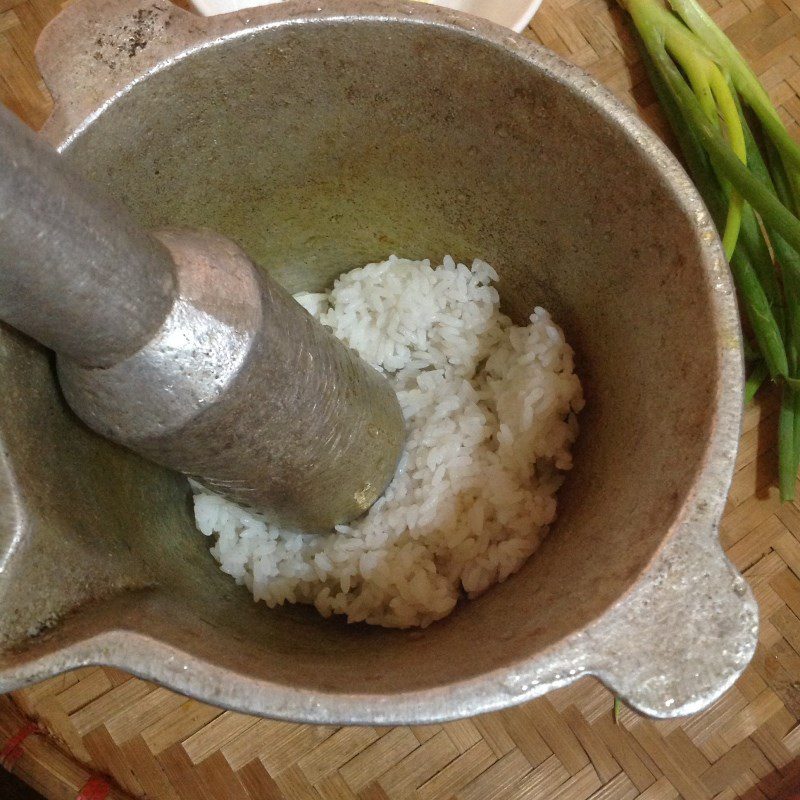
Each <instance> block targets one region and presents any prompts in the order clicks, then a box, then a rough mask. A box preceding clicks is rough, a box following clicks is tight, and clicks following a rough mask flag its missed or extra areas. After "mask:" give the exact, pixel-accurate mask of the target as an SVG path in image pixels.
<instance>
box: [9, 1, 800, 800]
mask: <svg viewBox="0 0 800 800" xmlns="http://www.w3.org/2000/svg"><path fill="white" fill-rule="evenodd" d="M60 5H61V4H60V3H59V2H57V0H0V102H3V103H5V104H6V105H8V106H10V107H11V108H12V109H13V110H14V111H16V112H17V113H18V114H19V115H20V116H22V117H23V118H24V119H26V120H27V121H28V122H29V123H30V124H32V125H34V126H36V125H39V124H41V122H42V121H43V120H44V118H45V117H46V115H47V113H48V111H49V100H48V99H47V96H46V93H45V92H44V89H43V86H42V83H41V80H40V78H39V75H38V72H37V71H36V68H35V66H34V64H33V60H32V48H33V45H34V42H35V40H36V38H37V36H38V33H39V31H40V30H41V28H42V26H43V24H44V23H45V22H46V21H47V20H48V19H49V18H50V17H51V16H53V15H54V14H55V13H56V11H57V10H58V8H59V6H60ZM708 5H709V7H710V8H711V10H712V11H713V13H714V16H715V17H716V19H717V20H718V21H719V22H721V23H722V25H723V26H724V27H725V28H727V30H728V31H729V33H730V35H731V36H732V38H733V39H734V41H735V42H736V44H737V45H738V46H739V47H740V48H741V49H742V50H743V52H744V53H745V55H746V56H747V57H748V59H749V60H750V62H751V63H752V64H753V65H754V66H755V69H756V71H757V72H758V73H759V75H760V76H761V78H762V81H763V82H764V83H765V85H766V87H767V89H768V90H769V91H770V93H771V94H772V96H773V98H774V99H775V101H776V103H777V104H778V105H779V106H780V109H781V113H782V115H783V116H784V119H785V120H786V121H787V123H788V124H789V126H790V129H791V130H792V132H793V133H794V134H795V135H800V131H798V129H797V128H798V121H800V98H799V97H798V93H799V92H800V41H799V40H798V32H800V16H798V14H800V0H785V2H784V0H727V2H724V3H723V4H722V5H720V4H718V3H717V2H716V0H710V2H709V3H708ZM528 35H529V36H531V37H532V38H534V39H538V40H539V41H541V42H543V43H544V44H546V45H547V46H549V47H551V48H552V49H554V50H556V51H558V52H560V53H562V54H564V55H566V56H567V57H568V58H570V59H571V60H572V61H574V62H577V63H578V64H580V65H581V66H583V67H585V68H587V69H588V70H589V71H590V72H592V73H593V74H594V75H595V76H596V77H598V78H599V79H600V80H601V81H602V82H604V83H605V84H606V85H608V86H610V87H611V88H612V89H613V90H614V91H615V92H616V93H617V94H618V95H620V96H621V97H623V98H624V99H625V100H626V101H627V102H629V103H631V104H633V105H634V106H635V107H636V108H637V109H638V111H639V113H640V114H641V115H642V116H643V117H644V118H645V119H646V120H647V121H648V122H649V123H650V124H651V125H652V126H653V127H654V128H655V129H656V130H657V131H659V132H661V133H664V132H665V126H664V123H663V120H662V118H661V116H660V114H659V112H658V109H657V107H656V106H655V101H654V97H653V94H652V92H651V90H650V88H649V86H648V85H647V82H646V80H645V77H644V73H643V70H642V68H641V65H640V64H639V63H638V60H637V58H636V53H635V48H634V47H633V44H632V41H631V39H630V36H629V35H628V33H627V30H626V28H625V25H624V23H623V21H622V19H621V15H620V14H618V13H616V10H613V11H611V10H610V9H609V6H608V5H607V3H606V0H545V3H544V5H543V7H542V9H541V11H540V12H539V14H538V16H537V17H536V20H535V23H534V25H533V27H532V29H531V30H530V31H529V32H528ZM776 410H777V407H776V402H775V397H774V396H767V397H766V398H762V399H761V401H760V402H759V403H758V404H756V405H755V406H754V407H752V408H750V409H748V411H747V414H746V420H745V426H744V431H743V435H742V442H741V448H740V452H739V460H738V469H737V473H736V477H735V479H734V482H733V488H732V490H731V494H730V499H729V503H728V511H727V514H726V517H725V520H724V524H723V527H722V537H723V540H724V543H725V546H726V548H727V550H728V553H729V555H730V557H731V558H732V560H733V561H734V562H735V563H736V565H737V567H739V569H741V570H743V571H744V573H745V575H746V576H747V578H748V580H749V581H750V583H751V585H752V586H753V588H754V590H755V593H756V596H757V597H758V601H759V604H760V607H761V614H762V628H761V642H760V646H759V648H758V652H757V654H756V657H755V659H754V662H753V664H752V666H751V667H750V668H749V669H748V670H747V672H746V673H745V675H744V676H743V677H742V679H741V680H740V681H739V682H738V683H737V684H736V686H734V688H733V689H731V690H730V691H729V692H728V693H727V694H726V695H725V696H724V697H723V698H722V699H720V700H719V701H718V702H717V703H716V704H715V705H714V706H712V707H711V708H710V709H708V710H706V711H704V712H702V713H700V714H697V715H696V716H694V717H690V718H687V719H683V720H676V721H668V722H652V721H648V720H646V719H643V718H641V717H638V716H637V715H635V714H634V713H632V712H631V711H629V710H627V709H623V711H622V713H621V715H620V719H619V722H618V724H615V722H614V719H613V717H612V705H613V703H612V697H611V696H610V694H609V693H608V692H607V691H606V690H605V689H604V688H603V687H602V686H601V685H600V684H599V683H597V682H596V681H594V680H590V679H585V680H581V681H579V682H578V683H576V684H574V685H572V686H570V687H567V688H565V689H562V690H560V691H557V692H553V693H552V694H550V695H548V696H547V697H544V698H541V699H539V700H535V701H533V702H531V703H528V704H527V705H525V706H522V707H519V708H515V709H511V710H508V711H503V712H500V713H495V714H489V715H487V716H483V717H477V718H474V719H471V720H466V721H461V722H456V723H451V724H447V725H441V726H440V725H434V726H429V727H411V728H408V727H406V728H394V729H376V728H364V727H360V728H341V729H336V728H328V727H314V726H304V725H292V724H287V723H278V722H270V721H265V720H258V719H255V718H250V717H247V716H243V715H241V714H234V713H231V712H223V711H221V710H219V709H216V708H211V707H209V706H205V705H203V704H201V703H198V702H196V701H194V700H187V699H186V698H183V697H180V696H178V695H175V694H173V693H171V692H169V691H167V690H165V689H162V688H158V687H156V686H154V685H151V684H148V683H146V682H144V681H141V680H139V679H137V678H132V677H130V676H128V675H126V674H125V673H123V672H120V671H118V670H114V669H106V668H88V669H82V670H78V671H76V672H72V673H69V674H66V675H61V676H59V677H56V678H53V679H52V680H49V681H46V682H45V683H42V684H39V685H37V686H33V687H31V688H29V689H25V690H23V691H19V692H16V693H14V694H13V695H12V696H7V697H2V698H0V758H5V761H6V764H7V766H10V767H12V768H13V770H14V771H15V772H16V773H17V774H18V775H20V776H21V777H22V778H23V779H24V780H26V781H27V782H29V783H30V784H31V785H32V786H34V787H35V788H37V789H38V790H39V791H40V792H42V793H43V794H44V795H45V796H46V797H48V798H57V799H58V800H70V799H72V798H76V797H78V796H80V797H82V798H84V799H85V800H90V798H92V799H93V800H101V798H103V797H112V798H150V800H301V799H302V800H306V799H307V800H355V799H356V798H358V800H450V798H457V800H523V798H524V799H525V800H538V799H539V798H541V799H542V800H544V799H545V798H551V799H553V800H585V799H586V798H592V799H593V800H633V798H637V797H638V798H642V800H672V798H678V797H683V798H687V800H711V798H714V799H715V800H734V798H737V797H739V798H745V799H746V800H760V799H761V798H775V799H776V800H784V799H785V798H789V797H791V796H792V795H793V794H794V793H795V792H798V793H800V724H798V720H800V504H795V505H785V506H781V505H780V503H779V502H778V498H777V493H776V490H775V488H774V484H775V474H774V465H775V463H776V458H775V452H774V449H775V421H776ZM665 635H668V632H666V631H665ZM31 723H35V725H32V724H31ZM9 742H10V743H11V744H12V745H13V744H14V743H16V744H17V745H18V746H17V747H16V748H14V747H9ZM798 796H800V795H798Z"/></svg>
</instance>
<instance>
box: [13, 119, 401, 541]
mask: <svg viewBox="0 0 800 800" xmlns="http://www.w3.org/2000/svg"><path fill="white" fill-rule="evenodd" d="M0 319H2V320H3V321H5V322H6V323H8V324H9V325H11V326H13V327H15V328H17V329H19V330H20V331H22V332H23V333H25V334H27V335H29V336H31V337H32V338H34V339H36V340H38V341H39V342H41V343H42V344H43V345H45V346H46V347H49V348H51V349H52V350H54V351H55V352H56V363H57V371H58V377H59V381H60V384H61V387H62V390H63V392H64V396H65V398H66V400H67V402H68V403H69V405H70V406H71V408H72V409H73V411H74V412H75V413H76V414H77V415H78V417H80V419H82V420H83V421H84V422H85V423H86V424H87V425H88V426H89V427H90V428H91V429H93V430H94V431H96V432H97V433H99V434H101V435H103V436H105V437H107V438H109V439H111V440H112V441H114V442H117V443H118V444H121V445H123V446H125V447H128V448H130V449H131V450H133V451H135V452H137V453H139V454H140V455H142V456H144V457H146V458H149V459H151V460H152V461H155V462H157V463H159V464H162V465H165V466H167V467H170V468H172V469H175V470H179V471H180V472H183V473H184V474H186V475H188V476H190V477H191V478H193V479H195V480H197V481H198V482H199V483H201V484H202V485H204V486H206V487H207V488H209V489H210V490H212V491H215V492H218V493H219V494H222V495H224V496H225V497H227V498H229V499H231V500H234V501H235V502H237V503H241V504H243V505H246V506H249V507H251V508H253V509H255V510H258V511H261V512H263V513H264V514H265V515H266V516H267V517H268V518H269V519H270V520H271V521H274V522H276V523H278V524H281V525H284V526H290V527H295V528H300V529H302V530H306V531H326V530H330V529H331V528H332V527H333V526H334V525H336V524H339V523H345V522H349V521H350V520H352V519H354V518H356V517H358V516H360V515H361V514H363V513H364V512H365V511H366V510H367V509H368V508H369V507H370V506H371V505H372V504H373V503H374V502H375V500H377V499H378V497H379V496H380V495H381V494H382V493H383V491H384V489H385V488H386V486H387V485H388V483H389V481H390V480H391V479H392V476H393V474H394V471H395V468H396V466H397V463H398V461H399V458H400V454H401V451H402V447H403V443H404V436H405V432H404V423H403V418H402V414H401V411H400V407H399V404H398V402H397V398H396V396H395V394H394V392H393V390H392V388H391V387H390V386H389V384H388V382H387V381H386V379H385V378H384V377H383V376H382V375H380V374H379V373H378V372H377V371H376V370H375V369H373V368H372V367H370V366H369V365H367V364H366V363H364V362H363V361H361V359H360V358H359V357H358V356H357V355H356V354H355V353H354V352H353V351H352V350H350V349H349V348H347V347H346V346H345V345H344V344H342V343H341V342H340V341H339V340H338V339H336V337H335V336H333V334H331V333H330V332H329V331H327V330H326V329H325V328H324V327H323V326H322V325H321V324H320V323H318V322H317V321H316V320H315V319H313V318H312V317H311V315H310V314H308V313H307V312H306V311H305V310H304V309H303V308H302V307H301V306H300V305H299V304H298V303H297V302H295V300H294V299H293V298H292V296H291V295H290V294H289V293H288V292H286V291H285V290H284V289H283V288H282V287H281V286H279V285H278V284H277V283H276V282H275V281H274V280H272V279H271V278H270V277H269V276H268V275H266V274H264V273H263V272H262V271H260V270H258V269H257V268H256V267H255V266H254V265H253V264H252V262H251V261H250V260H249V258H248V257H247V256H246V255H245V254H244V252H243V251H242V250H241V249H240V248H239V247H238V246H237V245H236V244H235V243H234V242H232V241H230V240H229V239H226V238H224V237H222V236H220V235H218V234H215V233H212V232H209V231H205V230H178V229H176V230H162V231H157V232H154V233H150V232H147V231H144V230H142V229H141V228H140V227H139V226H138V225H137V224H136V222H135V221H134V220H133V218H132V217H131V215H130V214H129V213H128V212H127V210H126V209H124V208H123V207H122V206H120V204H119V203H117V202H115V201H113V200H111V199H109V198H107V197H105V196H104V195H103V193H102V191H101V190H100V189H99V188H98V187H96V186H94V185H92V184H91V183H89V182H88V181H86V180H85V179H84V178H82V177H81V176H78V175H76V174H74V173H73V172H72V171H71V170H70V169H69V168H68V166H67V164H66V163H65V161H64V160H63V159H62V158H61V157H60V156H59V155H58V153H56V151H55V150H53V149H52V148H50V147H49V146H48V145H46V144H45V143H44V142H43V141H41V140H40V139H39V138H38V137H37V136H36V135H35V134H34V133H33V132H32V131H31V130H29V129H28V128H27V127H26V126H25V125H23V124H22V123H21V122H19V121H18V120H17V119H16V118H15V117H13V116H12V115H11V113H10V112H8V111H7V110H6V109H4V108H3V107H2V106H0Z"/></svg>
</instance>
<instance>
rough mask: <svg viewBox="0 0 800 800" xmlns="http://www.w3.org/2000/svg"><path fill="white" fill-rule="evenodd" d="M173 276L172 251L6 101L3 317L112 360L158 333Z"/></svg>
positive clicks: (76, 356) (0, 253) (0, 234)
mask: <svg viewBox="0 0 800 800" xmlns="http://www.w3.org/2000/svg"><path fill="white" fill-rule="evenodd" d="M174 283H175V281H174V276H173V269H172V258H171V256H170V254H169V252H168V251H167V249H166V248H165V247H164V246H163V245H162V244H160V243H159V242H158V241H156V240H155V239H154V238H153V237H152V236H150V235H149V234H148V233H146V232H145V231H143V230H141V229H140V228H139V227H138V225H136V223H135V222H134V221H133V219H132V218H131V217H130V215H129V214H128V212H127V211H126V210H125V209H124V208H123V207H122V206H120V205H119V204H118V203H115V202H114V201H112V200H111V199H109V198H107V197H105V196H103V195H102V193H101V192H99V191H98V190H97V189H96V188H95V187H94V186H92V185H91V184H90V183H89V182H88V181H85V180H83V179H82V178H80V177H79V176H77V175H75V174H73V173H72V172H71V171H70V170H69V169H68V168H67V165H66V164H65V163H64V160H63V159H62V158H61V157H60V156H59V155H58V154H57V153H56V152H55V151H54V150H53V149H52V148H51V147H49V146H48V145H46V144H45V143H44V142H42V141H41V140H40V139H39V138H38V137H37V136H36V135H35V134H34V133H33V132H32V131H31V130H30V129H28V128H27V127H26V126H25V125H23V124H22V123H21V122H20V121H19V120H18V119H16V117H14V116H13V115H12V114H11V113H10V112H9V111H8V110H7V109H5V108H3V107H2V106H0V319H3V320H4V321H6V322H8V323H9V324H10V325H13V326H14V327H15V328H18V329H19V330H21V331H23V332H24V333H27V334H28V335H29V336H32V337H33V338H34V339H36V340H38V341H39V342H41V343H42V344H44V345H46V346H47V347H49V348H51V349H53V350H55V351H57V352H58V353H61V354H63V355H65V356H67V357H68V358H70V359H72V360H73V361H75V362H77V363H80V364H83V365H85V366H92V367H108V366H111V365H112V364H115V363H117V362H118V361H120V360H121V359H123V358H125V357H126V356H128V355H130V354H131V353H134V352H136V351H137V350H139V349H140V348H141V347H142V346H143V345H144V344H145V343H146V342H148V341H149V340H150V339H151V338H152V336H153V334H154V332H155V331H156V330H158V328H159V327H160V326H161V324H162V323H163V321H164V319H165V317H166V315H167V314H168V312H169V310H170V308H171V306H172V300H173V294H174V291H175V286H174Z"/></svg>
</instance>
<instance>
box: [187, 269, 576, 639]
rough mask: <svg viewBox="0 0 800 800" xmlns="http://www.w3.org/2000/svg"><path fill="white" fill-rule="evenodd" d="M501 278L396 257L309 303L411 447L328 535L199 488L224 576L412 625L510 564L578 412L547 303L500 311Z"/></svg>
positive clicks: (547, 508) (557, 478) (267, 597)
mask: <svg viewBox="0 0 800 800" xmlns="http://www.w3.org/2000/svg"><path fill="white" fill-rule="evenodd" d="M497 279H498V278H497V273H495V271H494V270H493V269H492V267H490V266H489V265H488V264H486V263H485V262H483V261H478V260H476V261H475V262H473V264H472V268H471V269H470V268H468V267H466V266H465V265H464V264H456V263H455V262H454V261H453V259H452V258H450V257H449V256H448V257H446V258H445V259H444V263H443V264H441V265H440V266H437V267H433V266H431V264H430V262H429V261H427V260H426V261H408V260H405V259H399V258H396V257H394V256H392V257H391V258H390V259H389V260H388V261H385V262H383V263H381V264H369V265H367V266H366V267H363V268H360V269H354V270H352V271H351V272H348V273H346V274H345V275H342V276H341V277H340V278H339V279H338V280H337V281H336V283H335V284H334V287H333V289H332V290H331V291H329V292H326V293H324V294H302V295H298V296H297V299H298V301H299V302H300V303H302V304H303V305H304V306H305V308H306V309H307V310H308V311H309V312H310V313H311V314H313V315H314V316H315V317H316V318H317V319H319V320H321V321H322V323H323V324H324V325H326V326H327V327H328V328H330V330H331V331H333V333H334V334H335V335H336V336H337V337H338V338H339V339H341V340H342V341H343V342H345V343H346V344H347V345H349V346H350V347H352V348H354V349H355V350H356V351H357V352H358V353H359V354H360V355H361V357H362V358H364V359H365V360H366V361H367V362H369V363H370V364H372V366H374V367H375V368H376V369H378V370H381V371H382V372H384V373H385V374H386V375H387V376H388V377H389V380H390V381H391V382H392V383H393V385H394V388H395V390H396V391H397V395H398V398H399V400H400V405H401V406H402V409H403V413H404V415H405V418H406V423H407V429H408V442H407V446H406V452H405V455H404V457H403V460H402V462H401V465H400V469H399V471H398V473H397V475H396V476H395V478H394V480H393V481H392V483H391V485H390V486H389V488H388V489H387V491H386V493H385V494H384V496H383V497H382V498H381V499H380V500H378V502H377V503H376V504H375V505H374V506H373V507H372V508H371V509H370V511H369V513H368V514H367V515H366V516H364V517H363V518H361V519H359V520H357V521H356V522H354V523H352V524H351V525H342V526H339V528H338V529H337V532H336V533H331V534H329V535H321V536H320V535H307V534H301V533H297V532H294V531H289V530H281V529H280V528H278V527H276V526H275V525H271V524H270V523H268V522H266V521H265V520H264V519H263V518H261V517H259V516H258V515H255V514H253V513H252V512H249V511H246V510H244V509H242V508H240V507H238V506H236V505H235V504H233V503H231V502H229V501H227V500H224V499H222V498H220V497H217V496H215V495H213V494H210V493H208V492H206V491H205V490H202V489H198V491H197V494H196V495H195V515H196V520H197V526H198V528H199V529H200V530H201V531H202V532H203V533H204V534H205V535H206V536H211V537H214V538H215V540H216V541H215V543H214V545H213V547H212V548H211V552H212V554H213V555H214V557H215V558H216V559H217V560H218V561H219V563H220V566H221V568H222V570H223V571H224V572H226V573H228V574H229V575H231V576H232V577H233V578H234V579H235V580H236V582H237V583H244V584H245V585H246V586H247V587H248V589H250V591H251V592H252V593H253V597H254V598H255V599H256V600H263V601H265V602H266V603H267V605H268V606H276V605H280V604H282V603H310V604H313V605H314V606H315V607H316V608H317V610H318V611H319V612H320V613H321V614H323V615H324V616H326V617H327V616H330V615H332V614H344V615H346V616H347V619H348V620H349V621H350V622H360V621H365V622H368V623H372V624H375V625H384V626H388V627H394V628H405V627H409V626H414V625H421V626H425V625H429V624H430V623H431V622H433V621H434V620H437V619H440V618H441V617H444V616H446V615H447V614H449V613H450V611H452V609H453V607H454V606H455V604H456V601H457V600H458V598H459V595H460V594H461V593H462V592H464V593H465V594H466V595H467V596H468V597H475V596H477V595H479V594H480V593H481V592H484V591H486V589H488V588H489V587H490V586H492V585H493V584H494V583H497V582H499V581H503V580H505V579H506V578H507V577H508V576H509V575H511V574H512V573H513V572H515V571H516V570H518V569H519V568H520V566H521V565H522V564H523V563H524V561H525V560H526V559H527V558H528V556H530V555H531V553H533V552H534V550H536V548H537V547H538V545H539V543H540V542H541V541H542V538H543V537H544V535H545V533H546V532H547V526H548V525H549V524H550V523H551V522H552V521H553V519H554V518H555V514H556V499H555V494H556V490H557V489H558V487H559V485H560V484H561V481H562V475H561V473H562V471H563V470H567V469H569V468H570V466H571V463H572V462H571V457H570V446H571V444H572V442H573V441H574V440H575V437H576V435H577V432H578V427H577V422H576V418H575V414H576V412H577V411H579V410H580V408H581V407H582V405H583V400H582V393H581V386H580V383H579V381H578V378H577V376H576V375H575V374H574V373H573V359H572V355H573V354H572V350H571V349H570V347H569V346H568V345H567V344H566V343H565V341H564V336H563V333H562V332H561V329H560V328H559V327H558V326H557V325H556V324H555V323H554V322H553V321H552V320H551V319H550V316H549V315H548V313H547V312H546V311H545V310H544V309H543V308H536V309H534V312H533V314H531V316H530V322H529V324H528V325H527V326H525V327H519V326H517V325H513V324H512V323H511V320H509V318H508V317H506V316H505V315H504V314H501V313H500V310H499V298H498V294H497V290H496V289H495V288H494V287H493V285H492V283H493V282H494V281H497Z"/></svg>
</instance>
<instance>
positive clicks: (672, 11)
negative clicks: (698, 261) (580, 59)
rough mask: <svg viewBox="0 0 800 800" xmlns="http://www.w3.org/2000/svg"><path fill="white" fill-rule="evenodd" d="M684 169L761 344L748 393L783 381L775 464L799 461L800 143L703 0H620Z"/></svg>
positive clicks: (784, 482) (788, 485)
mask: <svg viewBox="0 0 800 800" xmlns="http://www.w3.org/2000/svg"><path fill="white" fill-rule="evenodd" d="M619 2H620V4H621V5H623V6H624V7H625V8H626V9H627V11H628V13H629V14H630V16H631V19H632V21H633V24H634V26H635V28H636V31H637V33H638V36H639V40H640V41H639V43H640V47H641V49H642V53H643V57H644V63H645V66H646V68H647V72H648V75H649V76H650V80H651V82H652V84H653V86H654V88H655V90H656V94H657V96H658V99H659V102H660V103H661V106H662V108H663V109H664V112H665V114H666V116H667V119H668V121H669V123H670V126H671V127H672V129H673V131H674V132H675V135H676V137H677V139H678V143H679V145H680V148H681V151H682V153H683V156H684V159H685V162H686V165H687V168H688V170H689V173H690V174H691V176H692V179H693V180H694V182H695V184H696V185H697V188H698V189H699V191H700V193H701V195H702V196H703V199H704V200H705V201H706V205H707V206H708V208H709V211H710V212H711V215H712V217H713V219H714V221H715V223H716V225H717V228H718V229H719V230H720V232H721V235H722V244H723V248H724V250H725V254H726V256H727V257H728V261H729V263H730V267H731V272H732V274H733V278H734V282H735V284H736V288H737V291H738V293H739V298H740V301H741V307H742V309H743V311H744V313H745V315H746V316H747V319H748V321H749V323H750V327H751V328H752V333H753V337H754V339H755V345H756V347H757V350H758V353H756V354H754V353H749V354H748V355H747V360H748V362H749V363H750V364H751V367H750V374H749V375H748V378H747V381H746V384H745V400H746V401H747V402H749V401H750V400H752V399H753V397H754V396H755V394H756V392H757V391H758V390H759V388H760V387H761V385H762V384H763V383H764V382H765V381H766V379H767V377H769V378H771V379H772V380H773V381H776V382H778V383H780V384H781V392H782V396H781V409H780V414H779V423H778V442H779V448H778V450H779V452H778V461H779V465H778V475H779V485H780V493H781V498H782V499H783V500H791V499H792V498H793V497H794V492H795V482H796V476H797V470H798V465H800V219H798V210H799V209H800V147H798V145H797V144H796V143H795V142H794V141H793V140H792V138H791V137H790V136H789V133H788V131H787V130H786V128H785V127H784V125H783V123H782V121H781V118H780V116H779V115H778V112H777V111H776V110H775V108H774V107H773V106H772V104H771V103H770V100H769V97H768V96H767V93H766V92H765V91H764V89H763V88H762V87H761V85H760V84H759V82H758V79H757V78H756V76H755V75H754V74H753V72H752V70H751V69H750V67H749V66H748V65H747V63H746V61H745V60H744V59H743V58H742V56H741V55H740V53H739V52H738V51H737V50H736V48H735V47H734V45H733V44H732V43H731V41H730V40H729V39H728V37H727V36H725V34H724V33H723V32H722V31H721V30H720V29H719V28H718V27H717V26H716V24H715V23H714V22H713V20H712V19H711V18H710V17H709V16H708V14H706V12H705V11H704V10H703V9H702V8H701V7H700V5H699V4H698V3H697V0H668V2H669V7H667V6H666V5H665V4H664V2H662V0H619Z"/></svg>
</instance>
